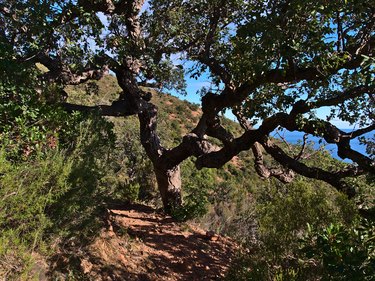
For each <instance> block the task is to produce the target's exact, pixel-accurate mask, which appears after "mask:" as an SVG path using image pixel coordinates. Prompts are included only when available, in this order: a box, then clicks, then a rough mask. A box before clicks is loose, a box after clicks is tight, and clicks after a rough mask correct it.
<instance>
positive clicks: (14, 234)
mask: <svg viewBox="0 0 375 281" xmlns="http://www.w3.org/2000/svg"><path fill="white" fill-rule="evenodd" d="M72 165H73V162H72V159H66V157H64V155H63V154H62V153H59V152H56V151H55V152H50V153H49V154H48V155H46V157H44V158H36V159H34V160H32V161H30V162H28V163H20V164H14V163H12V162H10V161H8V160H6V157H5V153H4V151H3V150H2V151H1V152H0V174H1V178H0V198H1V200H0V229H1V230H0V260H1V262H0V268H2V270H0V276H2V277H3V278H12V276H13V277H15V276H18V275H19V274H22V273H25V272H24V271H25V268H27V264H28V263H30V262H31V260H32V256H31V253H33V252H34V251H36V250H37V251H41V252H43V251H44V248H45V247H46V244H45V232H46V230H47V229H48V228H50V227H51V226H52V221H51V219H50V218H49V217H48V214H47V213H46V209H47V208H48V207H49V206H51V205H52V204H53V203H55V202H57V201H58V200H59V199H60V198H61V196H62V195H63V194H64V193H65V192H67V190H69V189H70V188H71V185H70V183H69V181H68V177H69V174H70V172H71V169H72Z"/></svg>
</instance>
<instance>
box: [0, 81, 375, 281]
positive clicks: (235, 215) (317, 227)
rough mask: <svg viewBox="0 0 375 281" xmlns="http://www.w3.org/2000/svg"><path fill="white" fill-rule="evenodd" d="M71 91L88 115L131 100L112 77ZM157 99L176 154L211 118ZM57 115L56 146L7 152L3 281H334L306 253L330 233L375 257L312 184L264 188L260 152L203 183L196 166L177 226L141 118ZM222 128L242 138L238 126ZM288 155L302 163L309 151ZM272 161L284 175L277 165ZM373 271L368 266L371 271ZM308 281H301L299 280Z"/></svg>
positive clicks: (50, 140)
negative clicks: (142, 135) (142, 137)
mask: <svg viewBox="0 0 375 281" xmlns="http://www.w3.org/2000/svg"><path fill="white" fill-rule="evenodd" d="M88 90H89V91H88ZM66 91H67V92H68V94H69V101H72V102H76V103H79V104H85V105H97V104H110V103H111V102H112V101H113V100H115V99H116V98H117V96H118V95H119V93H120V89H119V87H118V86H117V83H116V79H115V78H114V77H112V76H110V75H107V76H105V77H104V78H103V79H101V80H100V81H95V82H89V83H85V84H83V85H80V86H75V87H72V86H70V87H68V88H67V89H66ZM88 93H90V94H88ZM151 93H152V102H154V103H155V104H156V105H157V106H158V108H159V111H158V112H159V114H158V118H159V122H158V132H159V135H160V137H161V140H162V142H163V144H164V145H165V146H167V147H173V146H174V145H176V144H178V143H179V142H180V140H181V137H182V135H183V134H185V133H186V132H188V131H189V130H191V129H192V128H193V126H194V124H196V122H197V121H198V117H199V116H200V114H201V111H200V108H199V106H197V105H194V104H190V103H189V102H186V101H181V100H179V99H178V98H176V97H173V96H171V95H168V94H161V93H158V92H155V91H151ZM30 108H31V109H29V108H28V110H29V111H30V112H31V113H34V111H32V110H33V108H32V107H30ZM47 109H48V108H47ZM51 110H52V114H51V115H42V117H40V116H39V115H38V114H39V113H40V112H41V111H40V110H39V109H38V110H37V111H35V112H36V113H35V116H36V117H35V119H36V120H38V121H37V122H35V124H41V125H43V126H45V125H46V126H47V125H49V123H48V122H46V121H43V122H45V123H46V124H44V123H43V122H41V121H40V120H48V118H50V119H51V120H52V121H51V124H52V125H53V124H57V128H56V127H52V129H53V131H52V132H48V134H47V137H46V138H42V137H43V134H42V137H41V140H38V139H37V140H36V141H35V140H34V139H32V141H28V139H26V141H25V142H22V141H21V138H20V137H18V135H17V134H20V133H19V132H18V131H17V130H16V131H15V132H13V131H11V133H12V134H10V135H11V136H13V134H14V135H15V136H17V138H16V140H17V142H19V143H20V145H19V146H14V143H10V145H9V144H7V143H4V144H3V145H4V147H5V148H6V149H7V150H6V149H4V150H0V156H1V157H0V187H1V188H0V198H2V200H0V227H1V228H0V279H1V278H3V279H4V280H32V279H33V278H34V279H36V280H98V281H100V280H134V281H136V280H155V281H156V280H176V281H177V280H181V281H184V280H189V281H190V280H230V281H231V280H236V281H237V280H320V279H319V278H320V277H319V278H318V277H317V276H315V275H316V274H321V272H323V269H324V263H323V261H322V260H321V259H320V256H319V255H320V252H319V251H320V250H321V249H319V248H318V249H317V250H316V251H317V253H318V254H316V256H315V257H314V260H312V259H311V257H310V256H307V255H306V254H305V252H301V249H303V248H304V247H306V248H307V249H314V247H317V246H316V244H315V241H316V239H317V236H318V235H320V233H321V231H323V232H324V231H330V233H333V234H334V237H340V235H345V237H346V238H347V239H346V240H345V241H349V242H350V243H352V244H350V245H349V246H350V247H352V248H353V247H354V248H355V247H357V246H358V249H365V250H366V251H367V249H373V248H371V247H372V246H371V245H372V244H371V243H373V242H372V241H373V240H371V239H367V238H366V237H368V236H370V237H371V235H372V234H371V232H370V230H369V231H368V232H366V233H367V234H366V233H363V232H361V235H362V236H361V237H364V238H363V240H358V239H357V240H356V239H354V238H353V239H352V240H351V238H350V237H352V236H350V235H352V233H359V232H358V231H357V230H356V227H358V223H359V222H361V220H359V217H358V212H357V209H356V206H355V204H354V202H356V201H354V202H353V201H349V200H348V199H347V198H346V197H345V196H344V195H342V194H340V193H338V192H337V191H335V190H334V189H332V188H331V187H330V186H328V185H327V184H325V183H323V182H320V181H316V180H310V179H306V178H304V177H301V176H296V178H295V180H294V181H293V182H292V183H290V184H288V185H284V184H281V183H280V182H278V181H276V180H275V179H267V180H264V179H261V178H260V177H258V175H257V174H256V172H255V168H254V161H253V156H252V155H251V153H250V152H243V153H241V154H240V155H239V156H238V157H234V158H233V159H232V160H231V161H230V162H229V163H227V164H226V165H225V166H224V167H223V168H222V169H202V170H199V171H198V170H197V169H196V168H195V166H194V159H188V160H186V161H185V162H184V163H183V164H182V165H181V173H182V182H183V197H184V204H183V206H182V208H181V209H178V210H174V213H173V218H172V217H169V216H166V215H165V214H164V213H163V212H162V211H161V207H162V204H161V200H160V197H159V194H158V191H157V186H156V180H155V176H154V173H153V167H152V164H151V162H150V161H149V160H148V158H147V156H146V155H145V152H144V150H143V148H142V146H141V144H140V141H139V125H138V120H137V118H136V117H128V118H122V117H118V118H115V117H109V118H105V119H103V118H101V117H99V116H96V115H95V114H94V115H85V114H83V115H81V114H76V113H75V114H67V113H66V112H63V111H61V112H60V111H58V110H61V109H58V108H57V109H56V108H52V109H51ZM43 114H44V113H43ZM28 118H29V117H28ZM56 118H62V121H63V122H62V123H58V122H56ZM59 120H60V119H59ZM222 121H223V123H224V124H225V127H226V128H229V129H230V130H231V131H232V133H233V134H235V135H238V134H239V133H240V127H239V126H238V124H236V123H234V122H232V121H230V120H227V119H225V118H223V120H222ZM54 126H56V125H54ZM27 128H28V127H27ZM33 128H34V127H33ZM17 129H18V128H17ZM34 129H35V130H38V129H39V127H35V128H34ZM42 129H43V130H44V127H43V128H42ZM21 132H23V131H21ZM27 132H28V131H27ZM34 135H35V134H34ZM279 144H280V145H284V148H285V149H290V150H291V151H292V152H293V153H294V154H297V153H298V152H299V150H300V147H298V146H287V145H285V144H283V143H282V142H280V143H279ZM37 145H38V146H37ZM217 145H219V144H218V143H217ZM19 147H20V149H19ZM34 147H35V148H34ZM8 151H10V152H13V154H10V153H9V152H8ZM310 152H312V151H310ZM310 154H311V156H310V157H309V158H307V159H304V162H305V163H306V164H307V165H309V164H311V163H313V164H314V165H318V166H319V165H320V166H322V167H328V166H333V165H336V166H340V165H343V164H342V163H341V162H339V161H337V160H335V159H333V158H332V157H330V156H329V155H328V154H327V153H326V152H324V151H318V152H314V153H310ZM16 156H17V157H19V158H15V157H16ZM12 157H13V158H12ZM264 161H265V163H266V164H267V165H268V166H273V167H276V165H277V163H275V162H274V161H272V159H271V158H269V157H267V156H266V155H265V159H264ZM352 184H353V185H356V186H357V188H358V190H359V191H360V197H359V198H358V199H357V198H356V199H355V200H357V201H359V200H360V204H361V206H365V207H371V206H373V202H375V201H374V188H373V184H374V183H373V182H371V179H366V178H359V179H358V180H357V181H356V182H354V181H352ZM307 225H308V227H307ZM369 225H370V226H371V224H369ZM330 227H331V228H330ZM360 227H361V228H360V229H370V228H369V226H366V227H367V228H366V227H363V226H360ZM326 228H328V230H326ZM332 228H333V230H332ZM374 229H375V228H374ZM334 231H337V232H338V234H337V233H335V232H334ZM340 231H341V232H340ZM344 231H347V232H344ZM355 231H357V232H355ZM361 231H362V230H361ZM353 235H354V234H353ZM366 235H367V236H366ZM330 239H331V238H330ZM332 239H333V238H332ZM332 239H331V240H329V242H330V243H331V242H332V243H335V240H334V239H333V240H332ZM361 239H362V238H361ZM353 241H354V242H353ZM349 242H346V243H349ZM340 243H341V242H340ZM366 243H368V244H366ZM349 246H348V247H347V246H345V245H344V246H343V249H344V250H346V249H350V247H349ZM322 247H324V249H332V253H331V252H329V253H327V254H332V255H336V254H337V253H341V252H340V251H338V250H337V249H336V248H335V247H331V248H330V247H327V245H322ZM239 249H241V251H239ZM344 250H342V251H344ZM365 250H363V251H365ZM239 252H240V253H239ZM361 254H363V253H362V252H361ZM367 256H369V254H363V255H361V257H367ZM355 258H358V257H357V256H355ZM357 260H358V259H357ZM341 261H345V262H346V260H344V259H342V260H341ZM359 261H360V262H362V260H361V259H359ZM368 261H371V259H365V260H364V261H363V263H364V265H362V263H361V266H362V267H364V268H367V267H366V266H367V262H368ZM356 262H357V261H356ZM338 264H339V266H346V264H344V265H341V264H340V262H338ZM350 266H351V265H350V264H349V267H350ZM368 267H369V268H370V266H368ZM365 273H366V274H367V271H366V272H365ZM304 274H306V275H304ZM329 274H331V273H329ZM297 275H300V276H303V277H301V278H302V279H293V278H294V277H293V276H297ZM280 276H281V277H280ZM306 276H307V277H306ZM311 276H312V277H311ZM276 277H277V278H284V279H275V278H276ZM292 277H293V278H292ZM310 277H311V278H310ZM315 277H316V278H315ZM225 278H226V279H225ZM314 278H315V279H314ZM332 280H333V279H332Z"/></svg>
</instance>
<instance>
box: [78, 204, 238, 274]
mask: <svg viewBox="0 0 375 281" xmlns="http://www.w3.org/2000/svg"><path fill="white" fill-rule="evenodd" d="M109 214H110V215H109V225H110V227H109V229H108V230H105V231H103V232H102V233H101V235H100V236H99V237H98V238H97V239H96V240H95V241H94V242H93V243H92V244H91V245H90V246H89V252H90V256H89V257H87V259H82V260H81V267H82V270H83V271H84V272H85V276H86V277H88V278H89V280H129V281H132V280H134V281H135V280H138V281H141V280H142V281H151V280H152V281H162V280H186V281H193V280H196V281H198V280H199V281H202V280H221V279H222V277H223V276H224V274H225V272H226V270H227V268H228V265H229V264H230V261H231V259H232V258H233V256H234V254H235V251H236V250H237V246H236V244H235V243H234V242H233V241H231V240H230V239H228V238H224V237H220V236H217V235H214V236H213V235H212V234H211V233H208V234H207V233H206V232H205V231H203V230H201V229H199V228H197V227H194V226H192V225H189V224H187V223H177V222H175V221H174V220H173V219H172V218H170V217H165V216H163V215H161V214H159V213H157V212H155V210H154V209H152V208H150V207H147V206H143V205H132V206H129V207H128V208H122V209H120V208H115V209H112V210H109Z"/></svg>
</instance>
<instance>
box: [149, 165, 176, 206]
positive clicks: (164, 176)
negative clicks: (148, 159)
mask: <svg viewBox="0 0 375 281" xmlns="http://www.w3.org/2000/svg"><path fill="white" fill-rule="evenodd" d="M154 172H155V175H156V180H157V183H158V188H159V192H160V195H161V199H162V201H163V206H164V210H165V212H166V213H171V212H172V211H173V210H174V209H176V208H178V207H181V204H182V198H181V174H180V166H179V165H177V166H175V167H173V168H172V169H164V168H161V167H158V165H157V164H154Z"/></svg>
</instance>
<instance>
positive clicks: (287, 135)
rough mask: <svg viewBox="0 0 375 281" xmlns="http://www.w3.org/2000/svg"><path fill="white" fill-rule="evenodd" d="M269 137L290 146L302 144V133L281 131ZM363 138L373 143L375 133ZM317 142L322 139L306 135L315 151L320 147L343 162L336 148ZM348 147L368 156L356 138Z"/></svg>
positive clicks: (348, 130) (345, 130)
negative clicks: (287, 143) (281, 140)
mask: <svg viewBox="0 0 375 281" xmlns="http://www.w3.org/2000/svg"><path fill="white" fill-rule="evenodd" d="M341 130H342V131H344V132H346V133H350V132H352V131H353V130H351V129H341ZM271 136H272V137H274V138H277V139H282V138H283V139H285V140H286V141H287V142H289V143H291V144H302V143H303V136H304V133H303V132H297V131H294V132H290V131H288V130H282V131H278V132H276V131H275V132H273V133H271ZM364 136H365V137H366V138H368V139H372V140H373V141H375V131H371V132H369V133H366V134H364ZM319 140H322V139H321V138H318V137H314V136H312V135H308V139H307V141H308V143H309V144H311V145H312V146H313V147H314V148H315V149H320V148H321V147H324V149H326V150H327V151H329V152H330V154H331V155H332V157H334V158H336V159H340V160H343V159H341V158H340V157H339V156H338V155H337V146H336V145H335V144H329V143H327V142H325V141H324V140H323V141H320V142H319ZM350 145H351V147H352V149H353V150H355V151H358V152H359V153H362V154H364V155H368V154H367V153H366V146H365V145H363V144H361V143H360V141H359V139H358V138H355V139H353V140H351V141H350ZM343 161H345V162H351V161H350V160H348V159H346V160H343Z"/></svg>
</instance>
